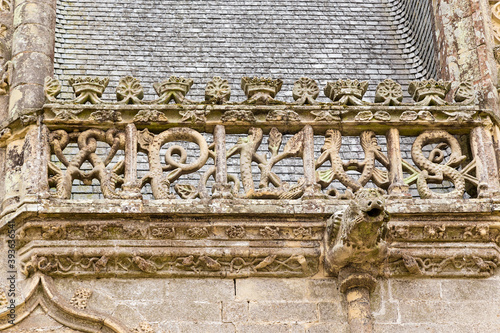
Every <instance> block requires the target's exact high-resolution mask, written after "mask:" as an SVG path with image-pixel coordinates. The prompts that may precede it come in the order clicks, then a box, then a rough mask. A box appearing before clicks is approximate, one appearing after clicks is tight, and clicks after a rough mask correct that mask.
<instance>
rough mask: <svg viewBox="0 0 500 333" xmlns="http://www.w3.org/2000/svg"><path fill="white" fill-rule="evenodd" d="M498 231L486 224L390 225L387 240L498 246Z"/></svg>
mask: <svg viewBox="0 0 500 333" xmlns="http://www.w3.org/2000/svg"><path fill="white" fill-rule="evenodd" d="M499 236H500V230H499V229H491V228H490V227H489V225H487V224H473V225H471V224H467V223H463V222H457V223H430V222H429V223H427V224H422V223H413V224H405V225H392V226H391V228H390V229H389V233H388V238H389V239H391V240H394V241H406V242H436V241H440V242H471V241H473V242H493V243H496V244H500V237H499Z"/></svg>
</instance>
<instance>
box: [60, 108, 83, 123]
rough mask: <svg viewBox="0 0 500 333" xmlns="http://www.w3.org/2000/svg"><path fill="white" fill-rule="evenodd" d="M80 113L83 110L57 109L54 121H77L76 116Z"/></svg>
mask: <svg viewBox="0 0 500 333" xmlns="http://www.w3.org/2000/svg"><path fill="white" fill-rule="evenodd" d="M82 111H83V109H76V110H74V109H58V110H57V111H55V112H54V113H55V114H56V117H55V119H57V120H63V121H70V120H78V115H79V114H80V113H82Z"/></svg>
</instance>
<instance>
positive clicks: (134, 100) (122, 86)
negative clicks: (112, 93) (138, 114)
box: [116, 76, 144, 104]
mask: <svg viewBox="0 0 500 333" xmlns="http://www.w3.org/2000/svg"><path fill="white" fill-rule="evenodd" d="M143 97H144V90H143V89H142V85H141V82H140V81H139V80H138V79H136V78H134V77H132V76H127V77H124V78H122V79H120V82H119V83H118V86H117V87H116V98H117V99H118V102H119V103H122V104H140V103H141V100H142V99H143Z"/></svg>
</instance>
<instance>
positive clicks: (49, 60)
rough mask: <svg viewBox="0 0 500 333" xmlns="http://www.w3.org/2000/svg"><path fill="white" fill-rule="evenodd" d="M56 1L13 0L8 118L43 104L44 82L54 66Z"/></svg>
mask: <svg viewBox="0 0 500 333" xmlns="http://www.w3.org/2000/svg"><path fill="white" fill-rule="evenodd" d="M55 20H56V1H55V0H16V1H15V7H14V35H13V40H12V63H13V65H14V73H13V76H12V85H11V90H10V104H9V117H11V118H15V117H17V116H20V115H22V114H25V113H29V112H28V111H27V110H28V109H36V108H41V107H42V106H43V103H44V94H43V83H44V79H45V77H46V76H51V75H52V73H53V67H54V38H55Z"/></svg>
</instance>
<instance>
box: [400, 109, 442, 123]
mask: <svg viewBox="0 0 500 333" xmlns="http://www.w3.org/2000/svg"><path fill="white" fill-rule="evenodd" d="M399 120H400V121H403V122H411V121H415V120H425V121H435V120H436V119H435V118H434V116H433V115H432V114H431V113H430V112H429V111H419V112H416V111H404V112H403V113H402V114H401V116H400V117H399Z"/></svg>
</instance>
